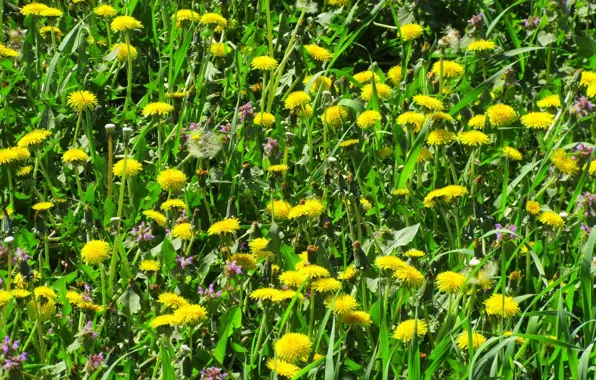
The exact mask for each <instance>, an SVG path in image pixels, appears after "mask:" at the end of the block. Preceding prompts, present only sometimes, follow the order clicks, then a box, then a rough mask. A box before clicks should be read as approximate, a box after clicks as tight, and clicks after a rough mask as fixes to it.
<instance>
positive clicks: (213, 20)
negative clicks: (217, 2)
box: [200, 13, 228, 28]
mask: <svg viewBox="0 0 596 380" xmlns="http://www.w3.org/2000/svg"><path fill="white" fill-rule="evenodd" d="M200 21H201V24H205V25H209V26H218V27H220V28H225V27H226V26H228V20H226V19H225V18H224V17H222V16H221V15H219V14H217V13H205V14H204V15H202V16H201V20H200Z"/></svg>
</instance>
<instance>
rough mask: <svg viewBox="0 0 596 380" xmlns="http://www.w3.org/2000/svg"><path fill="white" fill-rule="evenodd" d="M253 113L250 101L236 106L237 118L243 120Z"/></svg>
mask: <svg viewBox="0 0 596 380" xmlns="http://www.w3.org/2000/svg"><path fill="white" fill-rule="evenodd" d="M254 115H255V111H254V110H253V108H252V102H248V103H246V104H245V105H243V106H241V107H240V108H238V120H239V121H243V120H245V119H247V118H250V117H252V116H254Z"/></svg>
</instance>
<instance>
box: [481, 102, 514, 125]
mask: <svg viewBox="0 0 596 380" xmlns="http://www.w3.org/2000/svg"><path fill="white" fill-rule="evenodd" d="M486 114H487V115H488V121H489V122H490V124H491V125H492V126H494V127H497V128H498V127H506V126H508V125H509V124H512V123H513V122H515V121H516V120H517V114H516V113H515V110H514V109H513V108H511V107H510V106H508V105H506V104H495V105H494V106H490V107H488V109H487V110H486Z"/></svg>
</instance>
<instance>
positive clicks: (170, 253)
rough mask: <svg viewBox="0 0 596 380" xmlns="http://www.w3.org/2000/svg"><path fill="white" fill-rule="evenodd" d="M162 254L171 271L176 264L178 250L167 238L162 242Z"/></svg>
mask: <svg viewBox="0 0 596 380" xmlns="http://www.w3.org/2000/svg"><path fill="white" fill-rule="evenodd" d="M159 252H160V254H161V257H162V259H163V263H164V264H165V265H166V267H167V268H168V269H169V270H170V271H171V270H172V269H174V267H175V266H176V250H175V249H174V246H173V245H172V243H171V242H170V241H169V240H168V239H166V240H164V241H163V242H162V243H161V249H160V251H159Z"/></svg>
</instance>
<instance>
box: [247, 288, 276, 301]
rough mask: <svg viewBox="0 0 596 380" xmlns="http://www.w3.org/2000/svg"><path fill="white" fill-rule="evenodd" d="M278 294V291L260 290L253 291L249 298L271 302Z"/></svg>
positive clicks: (271, 289)
mask: <svg viewBox="0 0 596 380" xmlns="http://www.w3.org/2000/svg"><path fill="white" fill-rule="evenodd" d="M278 293H279V290H278V289H273V288H260V289H256V290H253V291H252V293H250V296H249V297H250V298H252V299H253V300H271V299H272V298H273V297H275V296H277V295H278Z"/></svg>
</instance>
